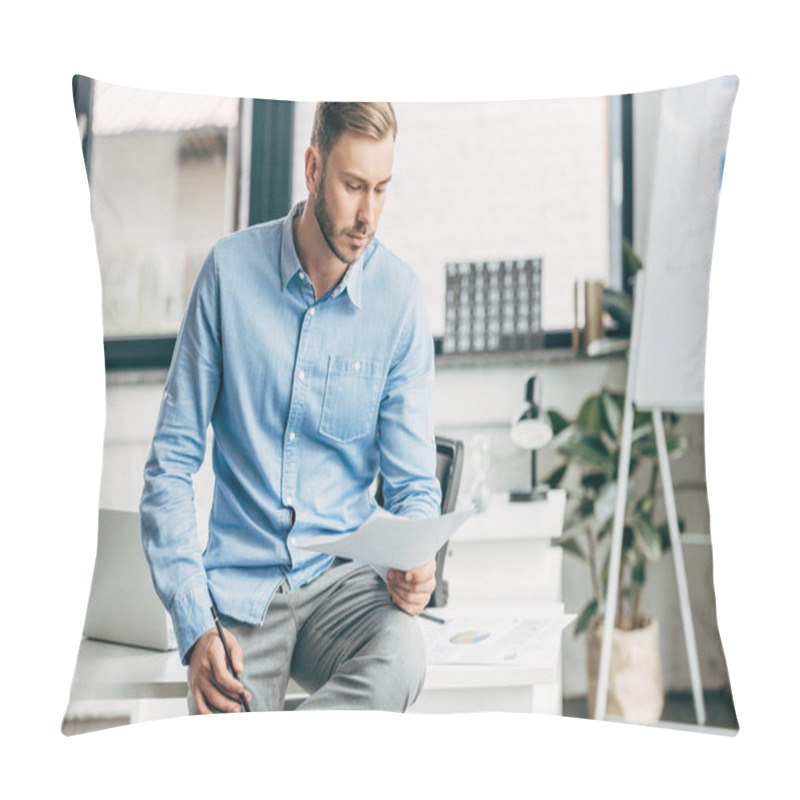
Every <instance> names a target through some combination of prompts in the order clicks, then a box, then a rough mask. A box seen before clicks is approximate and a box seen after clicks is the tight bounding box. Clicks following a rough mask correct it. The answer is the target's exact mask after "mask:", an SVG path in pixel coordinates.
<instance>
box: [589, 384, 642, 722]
mask: <svg viewBox="0 0 800 800" xmlns="http://www.w3.org/2000/svg"><path fill="white" fill-rule="evenodd" d="M629 396H630V392H628V393H627V395H626V398H625V410H624V412H623V415H622V442H621V444H620V458H619V472H618V473H617V502H616V508H615V511H614V528H613V530H612V533H611V556H610V561H609V568H608V588H607V589H606V601H605V608H604V610H603V644H602V647H601V649H600V665H599V668H598V674H597V697H596V698H595V704H594V718H595V719H604V718H605V715H606V699H607V696H608V676H609V672H610V669H611V641H612V639H613V637H614V622H615V617H616V608H617V595H618V594H619V568H620V562H621V560H622V531H623V529H624V527H625V503H626V499H627V496H628V472H629V471H630V464H631V439H632V436H633V403H631V402H630V400H629V399H628V398H629Z"/></svg>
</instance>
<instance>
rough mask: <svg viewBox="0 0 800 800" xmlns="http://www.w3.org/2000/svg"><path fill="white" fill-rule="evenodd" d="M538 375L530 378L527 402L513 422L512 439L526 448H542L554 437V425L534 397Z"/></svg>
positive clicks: (527, 388)
mask: <svg viewBox="0 0 800 800" xmlns="http://www.w3.org/2000/svg"><path fill="white" fill-rule="evenodd" d="M535 383H536V376H535V375H532V376H531V377H530V378H528V383H527V384H526V387H525V404H524V405H523V406H522V408H521V410H520V411H519V413H518V414H517V416H516V417H514V421H513V422H512V423H511V441H512V442H514V444H515V445H517V447H521V448H523V449H524V450H541V448H543V447H545V446H546V445H547V444H549V442H550V440H551V439H552V438H553V427H552V425H551V424H550V419H549V418H548V416H547V414H544V413H542V411H541V409H540V408H539V405H538V404H537V403H536V399H535V397H534V393H535Z"/></svg>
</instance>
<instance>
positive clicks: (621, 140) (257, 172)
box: [72, 75, 633, 372]
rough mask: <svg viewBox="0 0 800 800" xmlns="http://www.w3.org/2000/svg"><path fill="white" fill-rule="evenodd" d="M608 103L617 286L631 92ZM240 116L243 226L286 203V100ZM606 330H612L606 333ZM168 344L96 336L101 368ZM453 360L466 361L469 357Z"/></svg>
mask: <svg viewBox="0 0 800 800" xmlns="http://www.w3.org/2000/svg"><path fill="white" fill-rule="evenodd" d="M93 87H94V81H93V79H91V78H87V77H85V76H82V75H75V76H73V81H72V92H73V102H74V105H75V114H76V119H77V120H78V121H79V126H85V127H82V130H85V135H84V136H83V137H82V142H81V146H82V151H83V157H84V164H85V167H86V177H87V180H89V178H90V175H91V150H92V126H91V121H92V98H93V94H94V92H93ZM609 100H610V102H609V154H608V157H609V193H610V194H609V197H610V203H609V208H610V216H611V219H610V221H609V225H610V231H609V233H610V236H609V238H610V257H611V262H610V265H609V267H610V275H609V285H610V286H611V287H612V288H615V289H623V286H622V275H623V271H622V239H623V238H626V239H628V241H631V240H632V235H633V113H632V108H633V96H632V95H630V94H627V95H620V96H614V97H610V98H609ZM248 121H249V123H250V129H249V134H250V136H249V140H248V137H246V136H244V137H243V139H245V140H246V141H245V142H244V143H243V145H244V146H243V153H244V155H245V158H244V161H245V164H244V170H245V172H244V173H243V174H242V175H240V180H243V181H245V182H246V183H247V184H249V186H247V185H245V187H244V188H245V191H249V206H248V209H247V215H246V218H247V224H248V225H255V224H258V223H260V222H265V221H267V220H270V219H277V218H279V217H282V216H284V215H285V214H287V213H288V212H289V210H290V207H291V192H292V148H293V137H294V103H293V102H291V101H287V100H253V101H252V110H251V112H250V113H246V114H242V116H241V123H240V124H241V125H243V126H246V125H247V124H248ZM248 161H249V165H248V164H247V162H248ZM615 182H617V183H616V184H615ZM615 193H618V195H619V194H621V202H620V200H619V199H617V200H615ZM615 216H616V218H615ZM239 218H240V219H242V216H241V215H240V217H239ZM609 333H610V334H611V335H613V330H611V331H609ZM176 341H177V331H176V332H175V333H174V334H161V335H147V334H145V335H139V336H106V337H104V339H103V346H104V353H105V368H106V371H107V372H114V371H123V370H142V369H145V370H149V369H168V368H169V365H170V363H171V360H172V353H173V351H174V348H175V342H176ZM571 346H572V331H571V330H550V331H545V332H544V335H543V341H542V346H541V348H539V349H540V350H544V351H548V350H556V349H568V348H570V347H571ZM434 352H435V353H436V355H437V356H439V355H441V354H442V337H440V336H437V337H434ZM498 355H500V357H502V354H498ZM449 358H450V357H449V356H448V359H449ZM454 358H458V359H459V360H466V361H468V360H469V355H461V356H454Z"/></svg>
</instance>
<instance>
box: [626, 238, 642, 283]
mask: <svg viewBox="0 0 800 800" xmlns="http://www.w3.org/2000/svg"><path fill="white" fill-rule="evenodd" d="M622 255H623V261H622V267H623V272H624V277H625V278H626V279H627V278H632V277H633V276H634V275H636V273H637V272H639V270H640V269H643V268H644V267H643V266H642V261H641V259H640V258H639V256H637V255H636V251H635V250H634V249H633V246H632V245H631V243H630V241H629V240H628V239H623V240H622Z"/></svg>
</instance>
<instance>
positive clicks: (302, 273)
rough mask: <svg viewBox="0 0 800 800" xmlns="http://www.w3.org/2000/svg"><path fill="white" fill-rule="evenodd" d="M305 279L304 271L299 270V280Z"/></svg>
mask: <svg viewBox="0 0 800 800" xmlns="http://www.w3.org/2000/svg"><path fill="white" fill-rule="evenodd" d="M305 279H306V275H305V273H304V272H301V273H300V280H301V281H304V280H305Z"/></svg>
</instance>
